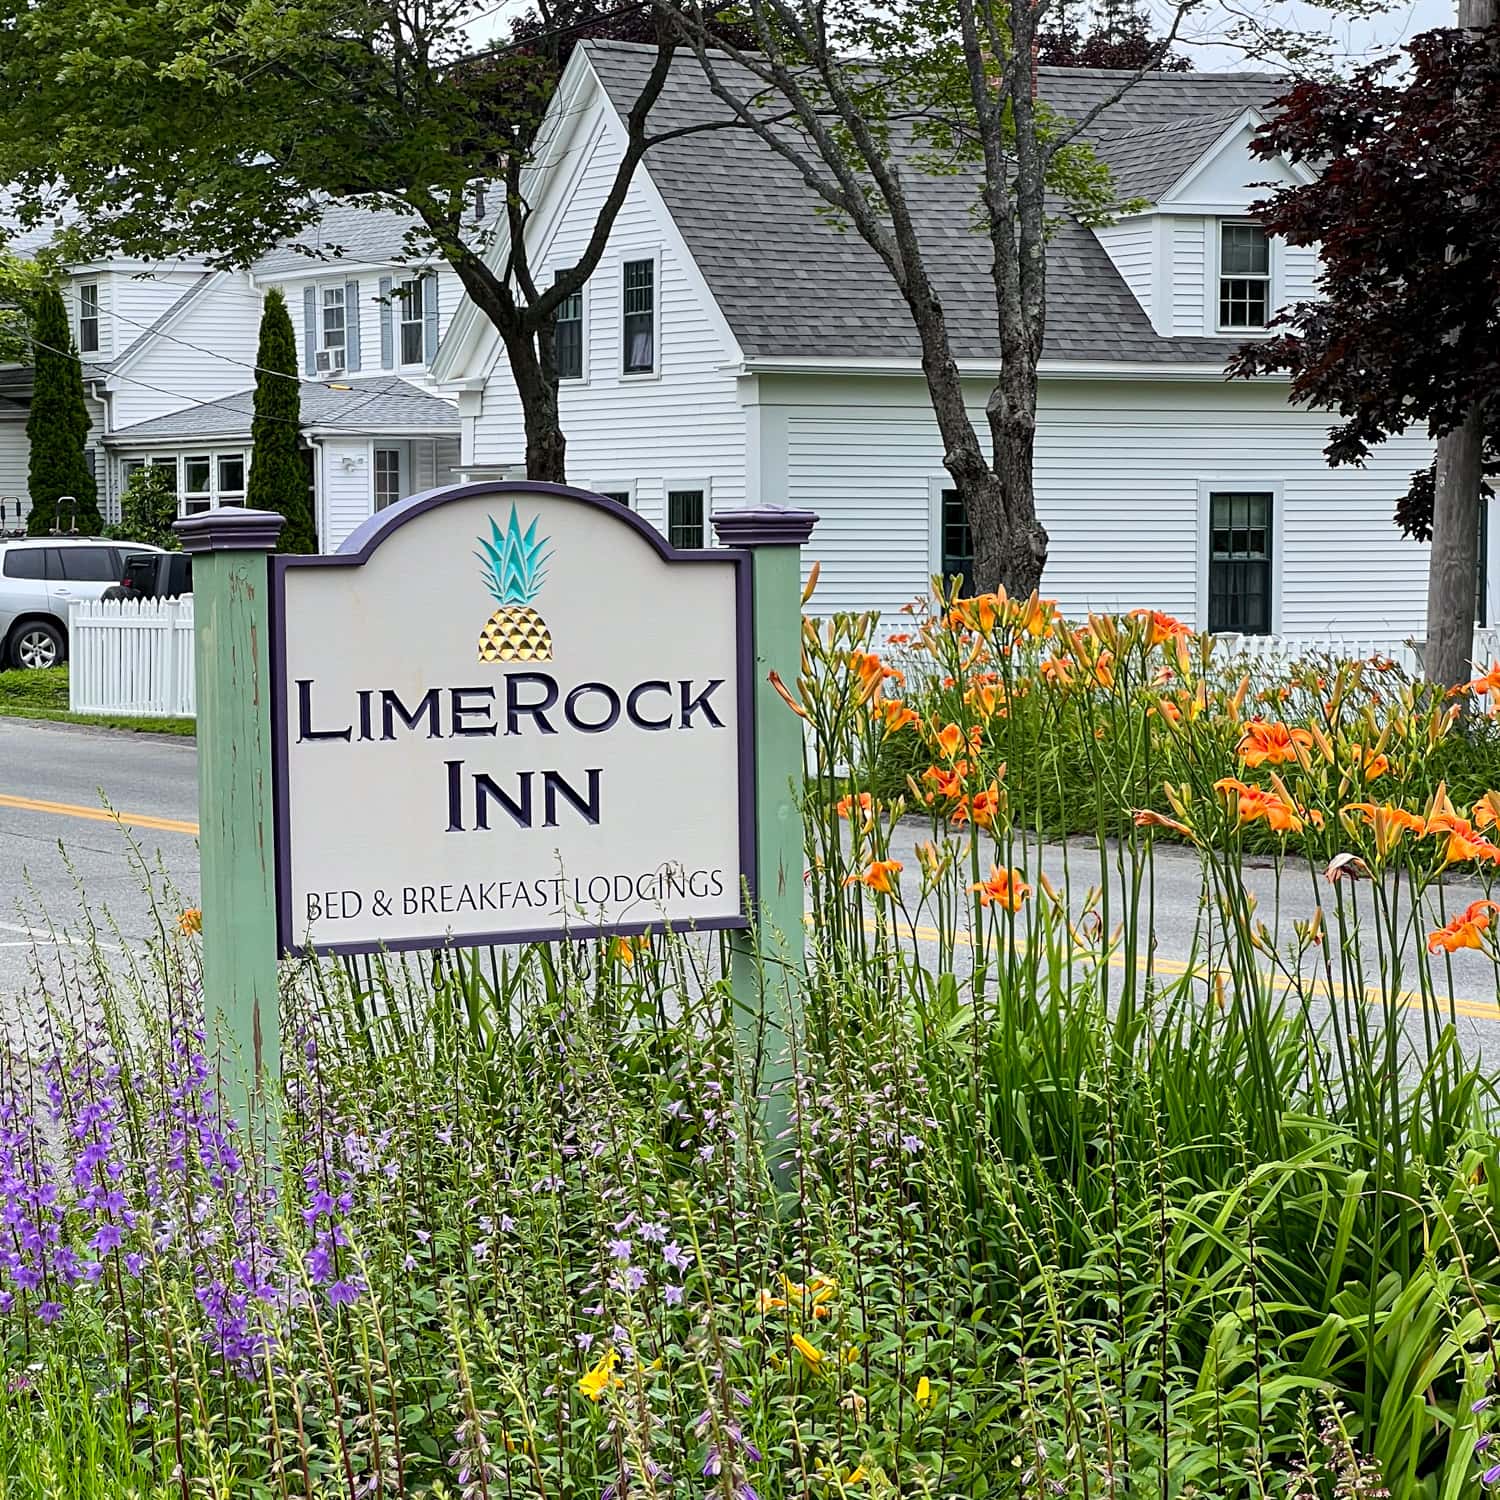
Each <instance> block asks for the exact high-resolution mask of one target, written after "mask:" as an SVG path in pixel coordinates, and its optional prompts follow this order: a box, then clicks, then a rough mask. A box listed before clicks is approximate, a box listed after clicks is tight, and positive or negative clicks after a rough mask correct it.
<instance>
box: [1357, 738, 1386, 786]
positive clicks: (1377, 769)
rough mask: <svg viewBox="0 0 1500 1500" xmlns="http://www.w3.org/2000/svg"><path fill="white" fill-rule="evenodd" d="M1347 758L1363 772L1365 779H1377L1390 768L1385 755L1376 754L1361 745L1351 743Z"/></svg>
mask: <svg viewBox="0 0 1500 1500" xmlns="http://www.w3.org/2000/svg"><path fill="white" fill-rule="evenodd" d="M1349 759H1350V761H1351V762H1352V763H1353V764H1354V765H1355V766H1357V767H1358V768H1359V769H1360V771H1361V772H1363V774H1364V778H1365V780H1366V781H1379V780H1380V778H1381V777H1382V776H1384V775H1385V774H1386V772H1387V771H1389V770H1390V768H1391V763H1390V761H1389V760H1387V759H1386V757H1385V756H1383V755H1376V754H1375V753H1374V752H1373V751H1371V750H1366V749H1365V747H1364V746H1363V745H1351V746H1350V747H1349Z"/></svg>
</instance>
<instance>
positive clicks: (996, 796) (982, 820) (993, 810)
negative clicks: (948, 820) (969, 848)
mask: <svg viewBox="0 0 1500 1500" xmlns="http://www.w3.org/2000/svg"><path fill="white" fill-rule="evenodd" d="M999 811H1000V788H999V786H998V785H996V783H994V782H991V783H990V784H989V785H988V786H987V787H985V788H984V790H983V791H978V792H975V793H974V795H973V796H972V797H970V798H969V815H970V816H971V817H972V818H973V819H974V822H975V823H976V824H977V825H978V826H979V827H980V828H988V827H989V826H990V824H992V823H993V822H994V821H995V818H996V815H997V814H998V813H999ZM954 821H955V822H956V821H957V818H956V816H955V820H954Z"/></svg>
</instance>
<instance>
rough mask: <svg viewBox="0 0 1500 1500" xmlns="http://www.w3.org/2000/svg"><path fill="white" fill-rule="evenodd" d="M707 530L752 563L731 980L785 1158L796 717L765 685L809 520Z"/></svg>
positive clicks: (798, 813) (792, 652)
mask: <svg viewBox="0 0 1500 1500" xmlns="http://www.w3.org/2000/svg"><path fill="white" fill-rule="evenodd" d="M713 519H714V531H715V532H716V533H717V534H718V538H719V541H720V542H721V543H723V545H725V546H726V547H744V548H747V549H749V551H750V553H751V561H752V567H753V578H754V583H753V585H752V587H753V619H754V631H755V808H756V812H755V868H756V885H757V892H756V911H755V913H754V916H755V920H756V926H755V928H754V929H753V930H752V931H750V932H747V933H738V934H736V935H735V937H734V940H733V958H732V967H731V971H730V982H731V984H732V986H733V989H734V996H735V1003H736V1005H737V1006H738V1007H739V1008H740V1013H741V1017H742V1021H741V1025H742V1029H743V1030H744V1031H745V1032H746V1034H747V1038H748V1039H749V1041H750V1042H751V1043H752V1044H753V1045H761V1046H763V1048H764V1051H763V1053H762V1057H761V1067H760V1076H759V1079H758V1086H759V1091H760V1092H761V1093H762V1094H766V1093H767V1092H769V1095H770V1103H769V1106H768V1108H767V1109H766V1111H765V1127H766V1135H767V1139H768V1144H769V1146H770V1149H771V1155H772V1157H773V1159H774V1158H776V1157H777V1156H780V1155H783V1154H785V1153H786V1152H787V1151H788V1150H790V1148H791V1143H790V1142H787V1141H783V1140H781V1136H782V1134H783V1132H784V1131H785V1129H786V1125H787V1120H788V1114H789V1111H788V1105H789V1103H790V1100H789V1098H788V1093H789V1089H788V1085H789V1084H790V1081H791V1074H792V1068H791V1057H790V1046H789V1040H790V1039H789V1035H788V1026H789V1024H790V1022H791V1021H792V1020H793V1018H794V1016H795V1010H796V1005H797V1001H798V996H799V992H800V990H801V986H802V980H803V977H804V974H805V958H806V948H805V934H804V930H803V922H804V916H805V911H806V908H805V905H804V901H805V897H804V891H803V884H802V871H803V865H804V858H805V855H804V847H803V837H802V769H803V768H802V720H801V719H799V718H798V717H797V716H796V715H795V714H794V713H792V711H791V710H790V709H789V708H788V707H787V706H786V704H785V703H783V702H782V700H781V698H780V696H779V695H778V693H777V692H776V690H775V688H773V687H772V686H771V683H770V674H771V673H772V672H775V673H776V675H777V676H778V677H780V678H781V680H782V682H784V683H785V684H787V686H788V688H790V687H791V686H792V684H794V683H795V682H796V680H797V677H798V674H799V673H800V672H801V670H802V546H803V544H804V543H805V542H806V541H807V539H808V537H809V536H811V535H812V529H813V527H814V526H816V525H817V522H818V518H817V516H816V515H814V514H813V512H811V511H806V510H783V509H779V508H776V507H766V508H762V509H757V510H733V511H725V512H721V513H720V514H718V515H716V516H715V517H714V518H713Z"/></svg>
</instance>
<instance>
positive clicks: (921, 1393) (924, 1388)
mask: <svg viewBox="0 0 1500 1500" xmlns="http://www.w3.org/2000/svg"><path fill="white" fill-rule="evenodd" d="M917 1405H918V1406H920V1407H921V1408H922V1410H923V1411H926V1410H927V1408H928V1407H929V1406H931V1405H932V1382H931V1381H930V1380H929V1379H928V1378H927V1377H926V1376H925V1375H924V1376H923V1377H922V1378H921V1379H920V1380H919V1381H918V1382H917Z"/></svg>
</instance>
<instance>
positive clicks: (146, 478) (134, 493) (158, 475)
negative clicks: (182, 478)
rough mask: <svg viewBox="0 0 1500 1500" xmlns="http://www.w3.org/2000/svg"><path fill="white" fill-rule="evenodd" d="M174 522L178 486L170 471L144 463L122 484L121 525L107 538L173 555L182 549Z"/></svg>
mask: <svg viewBox="0 0 1500 1500" xmlns="http://www.w3.org/2000/svg"><path fill="white" fill-rule="evenodd" d="M176 519H177V487H176V485H175V484H174V483H173V482H172V474H171V471H170V470H169V469H165V468H162V467H160V466H158V465H156V464H147V465H146V466H145V467H144V468H141V469H137V470H136V471H135V472H134V473H133V474H132V475H131V476H130V478H129V479H128V480H127V481H126V482H125V493H124V494H123V495H122V496H121V497H120V524H119V525H118V526H111V527H110V528H109V532H108V535H109V536H110V537H112V538H113V539H114V540H115V541H119V542H146V543H147V544H149V545H150V546H152V547H163V548H165V549H166V550H167V551H168V552H176V551H177V550H178V549H179V548H180V547H181V545H182V544H181V542H179V541H178V539H177V533H176V532H175V531H174V530H173V529H172V523H173V522H174V521H175V520H176Z"/></svg>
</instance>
